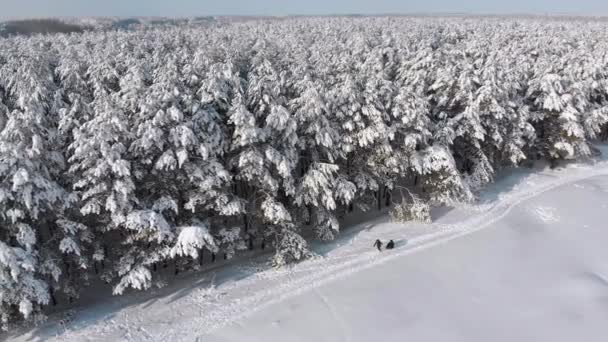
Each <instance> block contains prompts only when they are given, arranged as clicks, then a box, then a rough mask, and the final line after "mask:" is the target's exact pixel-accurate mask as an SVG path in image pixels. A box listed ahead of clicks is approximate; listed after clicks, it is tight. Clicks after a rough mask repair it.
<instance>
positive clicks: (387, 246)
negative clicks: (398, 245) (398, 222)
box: [386, 240, 395, 249]
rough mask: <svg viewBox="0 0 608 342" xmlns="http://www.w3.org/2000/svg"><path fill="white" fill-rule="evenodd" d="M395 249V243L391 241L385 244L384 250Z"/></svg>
mask: <svg viewBox="0 0 608 342" xmlns="http://www.w3.org/2000/svg"><path fill="white" fill-rule="evenodd" d="M393 248H395V241H393V240H391V241H389V242H388V243H387V244H386V249H393Z"/></svg>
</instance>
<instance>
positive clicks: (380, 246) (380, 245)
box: [374, 239, 382, 252]
mask: <svg viewBox="0 0 608 342" xmlns="http://www.w3.org/2000/svg"><path fill="white" fill-rule="evenodd" d="M374 247H376V248H378V251H379V252H382V241H380V239H376V242H374Z"/></svg>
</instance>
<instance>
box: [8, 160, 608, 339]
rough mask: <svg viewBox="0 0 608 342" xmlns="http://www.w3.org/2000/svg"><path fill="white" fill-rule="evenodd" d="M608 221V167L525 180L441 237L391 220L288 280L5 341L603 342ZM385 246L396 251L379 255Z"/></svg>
mask: <svg viewBox="0 0 608 342" xmlns="http://www.w3.org/2000/svg"><path fill="white" fill-rule="evenodd" d="M604 150H606V149H605V148H604ZM606 152H608V151H604V155H606ZM607 210H608V165H607V163H606V162H605V161H602V162H597V163H593V164H583V165H570V166H568V167H565V168H562V169H559V170H548V169H543V170H540V169H535V170H527V169H519V170H515V171H512V172H510V173H508V174H506V175H503V176H502V177H500V179H499V180H498V181H497V182H496V183H494V184H493V185H492V186H491V187H490V188H488V190H487V191H485V192H484V193H483V194H482V196H481V199H480V201H479V203H478V204H476V205H472V206H466V207H461V208H456V209H451V210H448V209H443V210H437V211H435V212H434V216H435V222H434V223H433V224H431V225H417V224H406V225H403V224H394V223H389V222H388V218H387V217H384V216H383V217H381V218H378V219H376V220H373V221H371V222H366V223H363V224H361V225H358V226H355V227H351V228H349V229H348V230H346V231H345V232H343V234H342V235H341V236H340V238H339V239H338V240H337V241H335V242H332V243H331V244H323V245H317V246H314V247H313V248H314V249H315V251H316V252H317V253H318V257H317V258H315V259H313V260H310V261H306V262H303V263H300V264H298V265H295V266H292V267H289V268H282V269H278V270H276V269H268V268H267V266H265V264H264V260H265V258H260V259H259V260H254V261H251V262H247V263H241V264H236V265H233V266H229V267H225V268H222V269H219V270H217V271H214V272H208V273H206V274H203V275H202V276H201V275H191V276H188V277H185V278H182V279H181V280H180V281H179V282H176V283H172V284H170V285H169V286H167V287H165V288H163V289H160V290H153V291H149V292H147V293H136V294H132V295H127V296H123V297H114V298H112V299H110V300H103V301H102V302H98V303H96V304H92V305H87V306H86V307H85V308H83V309H76V310H74V311H73V312H72V315H71V317H72V318H69V319H66V317H67V316H66V315H55V316H51V317H50V319H49V321H48V322H47V323H45V324H44V325H42V326H40V327H39V328H38V329H34V330H31V331H28V332H27V333H23V332H22V333H17V334H14V335H12V336H10V337H8V339H9V340H11V341H43V340H44V341H370V340H382V341H403V340H404V339H407V340H413V341H440V340H449V341H488V340H492V341H575V340H580V341H603V340H605V339H606V338H608V331H607V330H606V322H607V320H608V262H606V260H608V249H606V247H605V246H606V241H608V231H607V230H606V229H605V228H606V225H605V220H606V217H607V216H606V211H607ZM376 238H381V239H383V240H385V241H386V240H388V239H394V240H395V241H396V242H397V247H396V249H395V250H393V251H388V252H387V251H384V252H382V253H378V251H376V250H375V249H373V248H372V244H373V241H374V240H375V239H376ZM61 319H64V321H60V320H61ZM5 337H6V336H5Z"/></svg>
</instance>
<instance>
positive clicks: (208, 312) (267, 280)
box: [56, 161, 608, 341]
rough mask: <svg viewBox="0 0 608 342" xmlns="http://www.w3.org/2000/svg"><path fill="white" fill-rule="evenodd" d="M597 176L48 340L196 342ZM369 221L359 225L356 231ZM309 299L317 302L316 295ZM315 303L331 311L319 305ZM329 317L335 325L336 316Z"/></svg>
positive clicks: (536, 179) (534, 186)
mask: <svg viewBox="0 0 608 342" xmlns="http://www.w3.org/2000/svg"><path fill="white" fill-rule="evenodd" d="M602 175H608V162H606V161H602V162H597V163H595V164H594V165H570V166H568V167H567V168H565V169H560V170H557V171H549V170H546V171H542V172H540V173H534V174H531V175H528V176H526V177H525V178H523V179H522V180H521V181H520V182H519V183H517V185H515V187H514V188H513V189H511V190H509V191H508V192H506V193H504V194H501V195H499V196H498V198H497V199H495V200H493V201H492V202H490V203H481V204H478V205H475V206H472V207H471V208H468V209H470V211H471V212H473V213H474V214H472V216H470V217H468V218H467V219H465V220H463V221H461V222H458V223H454V224H431V225H430V228H432V229H433V231H434V232H433V233H429V234H424V235H421V236H418V237H415V238H412V239H409V240H408V239H407V235H408V234H409V233H411V232H409V231H408V230H407V229H404V226H403V225H395V227H392V228H390V229H385V230H383V231H382V232H377V234H376V235H372V233H373V232H370V231H367V230H366V229H356V228H355V227H353V228H354V229H356V231H357V232H358V233H357V234H355V235H354V236H353V237H351V238H348V239H345V241H344V243H341V244H340V245H339V247H337V249H336V250H334V251H331V252H329V253H327V254H326V255H325V256H324V257H322V256H317V257H315V258H313V259H311V260H308V261H304V262H302V263H299V264H297V265H294V266H290V267H285V268H282V269H271V270H265V271H261V272H260V271H259V269H260V263H259V262H257V263H256V262H250V263H248V264H245V265H241V266H238V267H240V268H239V269H240V270H246V271H247V272H251V273H252V275H251V276H248V277H246V278H244V279H241V280H237V281H232V282H229V283H225V284H221V285H219V286H217V287H216V286H215V285H214V282H213V280H212V281H211V286H209V287H207V288H199V289H197V290H194V292H193V293H191V294H189V295H187V296H186V297H185V298H180V299H179V300H175V301H171V302H170V303H166V305H164V306H165V309H164V310H165V311H164V314H165V315H159V316H162V317H164V319H165V320H166V322H159V319H160V318H159V317H153V319H152V320H150V318H147V317H146V309H145V306H144V307H140V306H136V307H134V308H130V307H127V308H125V309H124V310H123V311H120V312H115V313H114V314H113V315H112V317H111V318H106V319H103V321H102V320H100V321H98V322H93V323H92V324H91V325H89V326H84V327H82V328H81V329H78V330H76V329H69V328H68V329H66V331H65V333H61V334H59V335H57V336H56V339H57V340H61V341H66V340H74V341H86V340H116V339H117V338H118V339H120V340H126V341H183V340H193V338H194V337H196V336H198V337H196V340H198V341H204V340H205V335H207V334H209V333H211V332H213V331H215V330H217V329H219V328H222V327H224V326H226V325H228V324H232V323H238V321H239V320H241V319H243V318H246V317H248V316H250V315H251V314H253V313H255V312H257V311H259V310H261V309H263V308H266V307H268V306H270V305H273V304H276V303H279V302H281V301H284V300H285V299H288V298H291V297H294V296H297V295H299V294H302V293H304V292H307V291H311V290H314V289H315V288H317V287H319V286H320V285H322V284H325V283H328V282H331V281H334V280H336V279H338V278H342V277H346V276H348V275H350V274H353V273H355V272H360V271H363V270H365V269H368V268H370V267H374V266H376V265H379V264H383V263H387V262H390V261H391V260H393V259H395V258H400V257H403V256H406V255H408V254H412V253H416V252H419V251H422V250H425V249H428V248H432V247H436V246H439V245H441V244H444V243H447V242H449V241H451V240H454V239H457V238H459V237H462V236H466V235H469V234H471V233H474V232H477V231H479V230H482V229H485V228H487V227H490V226H492V225H493V224H494V223H495V222H497V221H499V220H501V219H502V218H503V217H504V216H505V215H507V214H508V213H509V212H510V211H511V209H513V208H514V207H516V206H517V205H519V204H521V203H522V202H525V201H527V200H529V199H532V198H534V197H536V196H538V195H540V194H542V193H544V192H546V191H549V190H552V189H554V188H557V187H560V186H563V185H567V184H569V183H574V182H577V181H581V180H584V179H587V178H593V177H596V176H602ZM551 209H552V208H544V207H537V208H534V209H533V211H535V213H536V215H537V216H538V217H539V219H541V220H544V221H545V222H551V220H556V219H558V217H557V216H556V215H555V212H554V211H552V210H551ZM374 221H375V220H373V221H372V222H374ZM369 223H370V222H366V223H363V224H360V225H358V227H363V226H364V225H365V224H369ZM376 238H381V239H395V241H397V240H398V239H403V240H404V241H406V243H405V244H398V245H397V247H396V248H395V249H394V250H392V251H384V252H382V253H379V252H378V251H377V250H376V249H375V248H372V247H371V246H372V244H373V241H374V240H375V239H376ZM249 270H250V271H249ZM317 294H318V295H319V296H321V298H322V299H323V297H322V294H320V293H317ZM323 302H324V303H325V304H326V305H331V304H330V303H328V302H327V300H326V299H324V300H323ZM332 312H333V311H332ZM134 313H137V314H136V317H133V315H134ZM177 315H179V316H180V317H179V319H178V320H175V319H174V317H175V316H177ZM144 318H145V319H144ZM336 319H337V320H339V317H336ZM172 321H173V322H179V323H176V324H174V325H173V326H172V325H170V324H169V322H172ZM119 322H120V323H119ZM144 323H145V325H144ZM167 325H168V326H167ZM176 325H179V327H176ZM144 326H145V328H144ZM159 326H160V327H159ZM163 326H164V328H165V329H163ZM153 328H154V329H156V330H154V329H153ZM344 337H346V335H345V336H344Z"/></svg>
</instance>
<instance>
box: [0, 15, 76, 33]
mask: <svg viewBox="0 0 608 342" xmlns="http://www.w3.org/2000/svg"><path fill="white" fill-rule="evenodd" d="M86 29H87V27H83V26H79V25H73V24H67V23H64V22H62V21H60V20H57V19H27V20H15V21H8V22H5V23H2V24H0V36H2V37H8V36H13V35H22V34H23V35H31V34H38V33H72V32H84V31H85V30H86Z"/></svg>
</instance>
